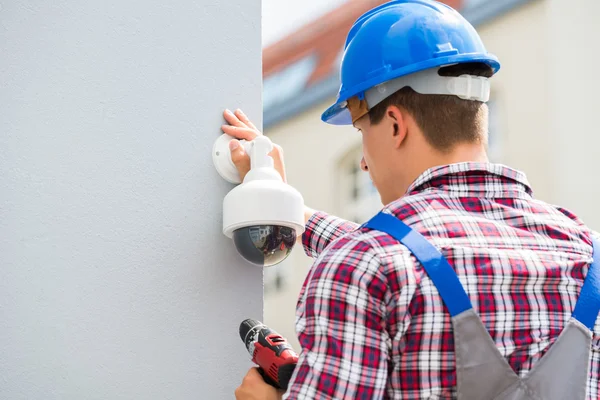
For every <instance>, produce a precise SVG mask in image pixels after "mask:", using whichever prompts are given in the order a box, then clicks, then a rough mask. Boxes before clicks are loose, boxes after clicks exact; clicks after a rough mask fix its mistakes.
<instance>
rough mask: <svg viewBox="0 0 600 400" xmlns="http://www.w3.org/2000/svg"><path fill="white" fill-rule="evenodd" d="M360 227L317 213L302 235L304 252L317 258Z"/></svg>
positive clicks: (311, 218)
mask: <svg viewBox="0 0 600 400" xmlns="http://www.w3.org/2000/svg"><path fill="white" fill-rule="evenodd" d="M358 227H359V225H358V224H356V223H354V222H350V221H346V220H344V219H341V218H338V217H334V216H333V215H329V214H326V213H324V212H321V211H317V212H316V213H314V214H313V215H312V217H310V219H309V220H308V222H307V224H306V229H305V231H304V234H303V235H302V245H303V246H304V252H305V253H306V255H308V256H309V257H313V258H317V257H318V256H319V254H321V252H322V251H323V250H325V248H327V246H329V244H330V243H331V242H333V241H334V240H336V239H338V238H340V237H342V236H343V235H345V234H346V233H348V232H351V231H353V230H355V229H357V228H358Z"/></svg>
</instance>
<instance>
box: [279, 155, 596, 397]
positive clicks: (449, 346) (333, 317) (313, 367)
mask: <svg viewBox="0 0 600 400" xmlns="http://www.w3.org/2000/svg"><path fill="white" fill-rule="evenodd" d="M385 210H386V212H390V213H392V214H394V215H396V216H397V217H398V218H400V219H402V220H403V221H404V222H405V223H406V224H407V225H409V226H411V227H412V228H413V229H415V230H417V231H419V232H420V233H421V234H422V235H424V236H425V237H426V238H428V240H430V241H431V242H432V243H433V244H434V245H435V246H436V247H437V248H438V249H440V250H441V251H442V253H443V254H444V256H445V257H446V258H447V259H448V262H449V263H450V265H452V267H453V268H454V269H455V271H456V273H457V275H458V276H459V279H460V281H461V283H462V284H463V286H464V287H465V290H466V292H467V293H468V295H469V297H470V299H471V302H472V303H473V307H474V309H475V311H477V312H478V314H479V315H480V316H481V319H482V320H483V323H484V324H485V326H486V328H487V330H488V331H489V333H490V335H491V337H492V338H493V340H494V341H495V342H496V345H497V347H498V349H499V350H500V352H501V353H502V354H503V355H504V357H506V359H507V360H508V362H509V363H510V365H511V366H512V367H513V369H514V370H515V371H518V372H520V374H521V375H524V374H526V372H527V371H528V370H529V369H530V368H531V367H532V366H533V365H534V364H535V363H536V362H538V361H539V360H540V357H542V356H543V355H544V353H545V352H546V351H547V350H548V348H549V346H551V345H552V343H553V342H554V341H555V340H556V338H557V337H558V335H559V334H560V332H561V330H562V328H563V327H564V326H565V323H566V322H567V320H568V319H569V318H570V316H571V311H572V308H573V307H574V305H575V302H576V301H577V298H578V293H579V290H580V289H581V286H582V284H583V280H584V278H585V274H586V273H587V270H588V267H589V263H590V262H591V261H592V247H591V239H590V238H591V236H590V235H591V234H595V233H593V232H591V231H590V230H589V229H588V228H587V227H586V226H585V225H584V224H583V223H582V222H581V221H580V220H579V219H577V217H576V216H574V215H573V214H571V213H570V212H568V211H566V210H564V209H560V208H556V207H553V206H550V205H548V204H546V203H544V202H542V201H539V200H535V199H534V198H533V197H532V192H531V189H530V187H529V185H528V183H527V181H526V178H525V176H524V175H523V174H522V173H520V172H518V171H515V170H512V169H509V168H507V167H504V166H501V165H496V164H480V163H461V164H452V165H448V166H442V167H437V168H433V169H430V170H428V171H426V172H425V173H423V174H422V175H421V176H420V177H419V178H418V179H417V180H416V181H415V182H414V183H413V184H412V185H411V187H410V188H409V190H408V192H407V194H406V196H404V197H403V198H401V199H399V200H397V201H395V202H394V203H392V204H390V205H388V206H387V207H386V208H385ZM303 243H304V247H305V251H306V252H307V254H309V255H311V256H313V257H315V258H316V260H315V262H314V265H313V267H312V268H311V270H310V272H309V274H308V276H307V279H306V281H305V282H304V286H303V288H302V291H301V293H300V299H299V301H298V308H297V320H296V329H297V332H298V338H299V340H300V344H301V346H302V352H301V354H300V359H299V362H298V366H297V367H296V370H295V372H294V376H293V377H292V383H291V384H290V388H289V389H288V392H287V393H286V394H285V396H284V398H285V399H369V400H371V399H449V398H455V397H456V387H455V385H456V371H455V362H454V353H453V336H452V324H451V321H450V315H449V314H448V312H447V310H446V308H445V306H444V304H443V303H442V300H441V298H440V297H439V295H438V292H437V289H436V288H435V286H434V285H433V284H432V282H431V280H430V279H429V278H428V276H427V274H426V273H425V272H424V270H423V268H422V267H421V265H420V264H419V263H418V262H417V261H416V259H415V258H414V257H413V256H412V255H411V254H410V252H409V251H408V250H407V249H406V247H404V246H403V245H401V244H399V243H398V242H396V241H395V240H394V239H393V238H391V237H390V236H388V235H387V234H384V233H381V232H377V231H369V230H366V229H363V228H360V227H359V226H358V225H356V224H354V223H350V222H347V221H344V220H341V219H338V218H336V217H332V216H329V215H327V214H324V213H321V212H318V213H316V214H315V215H314V216H313V217H312V218H311V219H310V220H309V222H308V224H307V230H306V233H305V234H304V236H303ZM599 328H600V324H597V325H596V329H595V335H594V338H593V348H592V359H591V368H590V378H589V381H588V396H589V397H588V398H589V399H598V398H600V383H599V378H600V340H599V338H600V335H599V334H600V329H599Z"/></svg>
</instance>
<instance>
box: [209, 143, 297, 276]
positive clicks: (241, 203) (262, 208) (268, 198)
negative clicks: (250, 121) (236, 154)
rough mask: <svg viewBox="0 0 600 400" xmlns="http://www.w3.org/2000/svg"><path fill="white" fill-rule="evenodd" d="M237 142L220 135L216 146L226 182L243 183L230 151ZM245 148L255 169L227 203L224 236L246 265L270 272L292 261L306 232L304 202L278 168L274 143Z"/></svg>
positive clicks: (218, 165) (215, 158) (217, 163)
mask: <svg viewBox="0 0 600 400" xmlns="http://www.w3.org/2000/svg"><path fill="white" fill-rule="evenodd" d="M232 139H234V138H233V137H231V136H229V135H221V136H220V137H219V138H218V139H217V140H216V141H215V144H214V146H213V163H214V164H215V167H216V169H217V171H218V173H219V174H220V175H221V177H223V179H225V180H226V181H228V182H230V183H240V182H241V179H240V176H239V174H238V172H237V169H236V168H235V166H234V165H233V162H232V161H231V153H230V151H229V142H230V141H231V140H232ZM240 143H241V145H242V146H244V149H245V150H246V152H247V153H248V155H249V156H250V164H251V168H250V171H249V172H248V174H246V176H245V178H244V181H243V182H242V183H241V185H239V186H236V187H235V188H233V189H232V190H231V191H230V192H229V193H228V194H227V195H226V196H225V199H224V200H223V234H224V235H225V236H227V237H229V238H230V239H233V242H234V244H235V248H236V249H237V251H238V253H239V254H240V255H241V256H242V257H243V258H244V259H245V260H246V261H248V262H250V263H252V264H254V265H257V266H261V267H270V266H273V265H276V264H279V263H280V262H282V261H283V260H285V259H286V258H287V256H289V254H290V253H291V251H292V249H293V247H294V245H295V244H296V238H297V237H298V236H299V235H302V233H303V232H304V199H303V198H302V195H301V194H300V192H298V191H297V190H296V189H294V188H293V187H292V186H290V185H288V184H287V183H285V182H283V180H282V179H281V176H280V175H279V173H278V172H277V171H276V170H275V169H274V167H273V158H271V156H269V153H270V152H271V151H272V150H273V144H272V143H271V141H270V140H269V138H267V137H266V136H258V137H257V138H255V139H254V140H252V141H244V140H240Z"/></svg>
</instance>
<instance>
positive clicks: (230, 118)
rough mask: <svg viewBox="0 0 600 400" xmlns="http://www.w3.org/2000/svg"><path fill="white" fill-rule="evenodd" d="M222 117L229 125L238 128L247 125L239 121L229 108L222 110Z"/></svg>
mask: <svg viewBox="0 0 600 400" xmlns="http://www.w3.org/2000/svg"><path fill="white" fill-rule="evenodd" d="M223 118H225V121H227V123H228V124H230V125H233V126H237V127H239V128H248V126H247V125H246V124H244V123H243V122H242V121H240V119H239V118H238V117H237V116H236V115H235V114H234V113H232V112H231V111H230V110H225V111H223Z"/></svg>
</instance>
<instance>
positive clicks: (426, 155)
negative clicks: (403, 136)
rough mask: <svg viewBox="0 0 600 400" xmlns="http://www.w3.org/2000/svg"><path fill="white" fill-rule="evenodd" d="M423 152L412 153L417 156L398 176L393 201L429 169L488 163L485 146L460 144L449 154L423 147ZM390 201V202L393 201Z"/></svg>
mask: <svg viewBox="0 0 600 400" xmlns="http://www.w3.org/2000/svg"><path fill="white" fill-rule="evenodd" d="M422 150H423V151H418V152H414V153H413V154H418V156H417V157H413V159H412V162H410V163H407V164H408V165H409V166H408V167H407V168H405V169H403V171H401V172H400V174H401V175H402V176H403V179H401V181H402V182H399V184H398V186H397V187H396V190H395V193H394V195H393V196H392V197H393V198H394V199H393V200H395V199H398V198H400V197H403V196H404V195H405V194H406V192H407V190H408V188H409V186H410V185H411V184H412V183H413V182H414V181H415V180H416V179H417V178H418V177H419V176H420V175H421V174H422V173H423V172H425V171H427V170H428V169H430V168H434V167H439V166H442V165H448V164H457V163H463V162H480V163H487V162H489V159H488V156H487V153H486V150H485V146H484V145H482V144H473V143H468V144H460V145H457V146H455V147H454V148H453V149H452V150H451V151H450V152H447V153H442V152H440V151H438V150H435V149H434V148H432V147H431V146H425V148H424V149H422ZM393 200H392V201H393Z"/></svg>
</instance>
